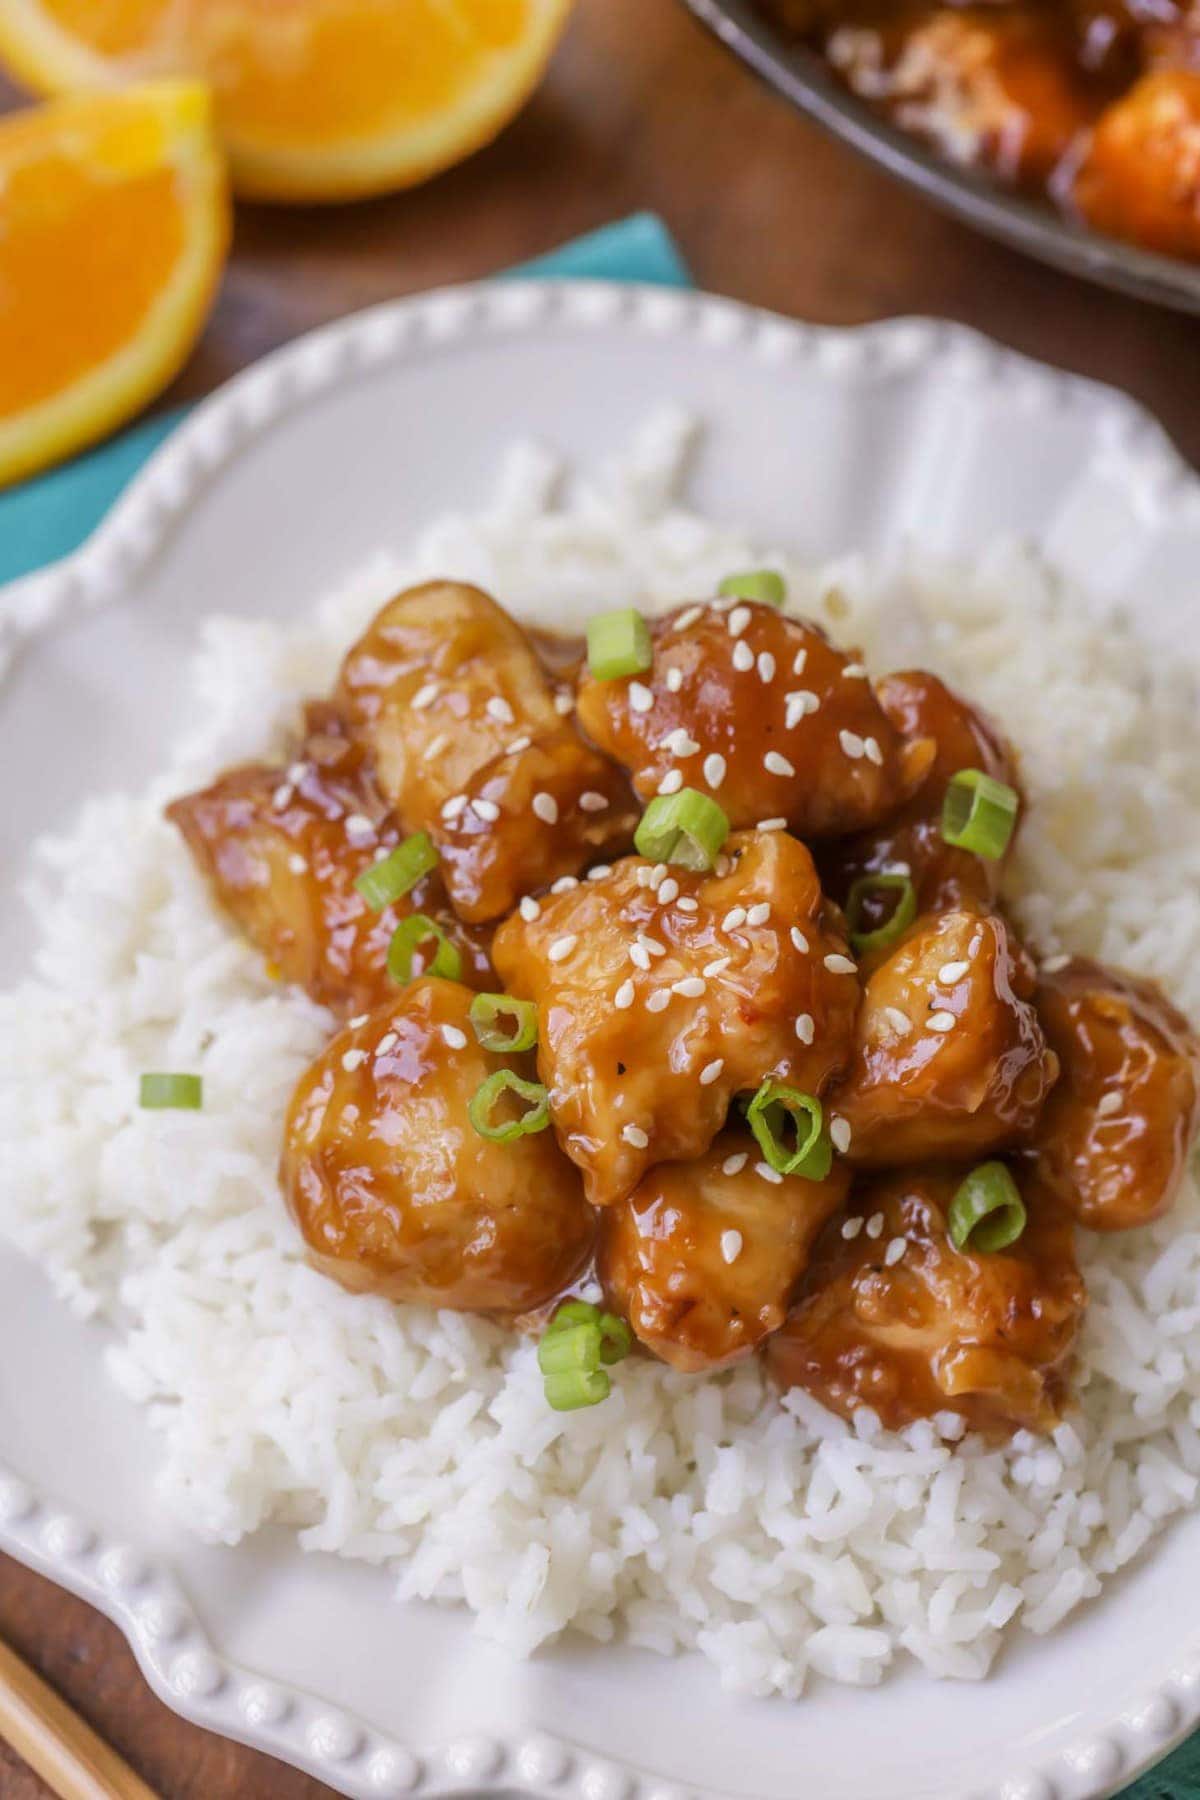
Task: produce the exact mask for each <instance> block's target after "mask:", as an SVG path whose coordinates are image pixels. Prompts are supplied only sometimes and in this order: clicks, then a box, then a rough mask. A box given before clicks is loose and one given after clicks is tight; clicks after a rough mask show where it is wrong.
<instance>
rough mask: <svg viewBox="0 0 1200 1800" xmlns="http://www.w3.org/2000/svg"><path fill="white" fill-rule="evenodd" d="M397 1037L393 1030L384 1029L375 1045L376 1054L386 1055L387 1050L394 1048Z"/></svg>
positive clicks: (397, 1040)
mask: <svg viewBox="0 0 1200 1800" xmlns="http://www.w3.org/2000/svg"><path fill="white" fill-rule="evenodd" d="M398 1042H399V1039H398V1038H397V1036H396V1033H395V1032H394V1031H385V1032H384V1034H383V1036H382V1037H381V1038H380V1040H379V1042H378V1043H377V1044H376V1046H375V1054H376V1056H386V1055H387V1053H388V1051H389V1050H394V1049H395V1048H396V1045H397V1043H398Z"/></svg>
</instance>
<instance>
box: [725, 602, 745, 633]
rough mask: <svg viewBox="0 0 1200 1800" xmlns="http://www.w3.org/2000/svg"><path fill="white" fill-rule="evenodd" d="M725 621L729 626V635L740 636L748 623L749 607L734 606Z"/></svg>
mask: <svg viewBox="0 0 1200 1800" xmlns="http://www.w3.org/2000/svg"><path fill="white" fill-rule="evenodd" d="M726 623H727V624H728V626H729V635H730V637H741V635H742V633H743V631H745V629H746V627H747V625H748V624H749V623H750V608H749V607H748V606H735V607H734V609H733V611H732V612H731V613H730V615H729V618H728V620H727V621H726Z"/></svg>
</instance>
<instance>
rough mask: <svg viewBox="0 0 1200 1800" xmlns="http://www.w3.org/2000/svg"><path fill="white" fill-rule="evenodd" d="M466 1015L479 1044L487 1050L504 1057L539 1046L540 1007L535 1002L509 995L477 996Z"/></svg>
mask: <svg viewBox="0 0 1200 1800" xmlns="http://www.w3.org/2000/svg"><path fill="white" fill-rule="evenodd" d="M467 1016H468V1018H469V1019H470V1021H471V1029H472V1031H473V1032H474V1033H475V1040H476V1042H477V1043H479V1044H482V1046H483V1048H484V1049H485V1050H495V1051H498V1052H499V1053H501V1054H502V1055H503V1054H506V1053H508V1052H510V1051H513V1050H532V1049H533V1046H534V1045H535V1044H536V1043H537V1034H538V1024H537V1007H536V1006H535V1005H534V1003H533V1001H532V1000H514V999H513V998H512V996H511V995H509V994H476V996H475V998H474V999H473V1000H472V1002H471V1010H470V1012H469V1014H468V1015H467ZM505 1021H507V1024H506V1023H505Z"/></svg>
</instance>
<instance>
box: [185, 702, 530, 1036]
mask: <svg viewBox="0 0 1200 1800" xmlns="http://www.w3.org/2000/svg"><path fill="white" fill-rule="evenodd" d="M308 723H309V733H308V737H307V739H306V741H305V744H304V746H303V748H302V749H301V751H300V753H299V755H298V757H297V759H296V760H295V761H294V762H293V763H292V764H291V765H290V766H289V767H288V768H287V769H286V770H284V769H281V768H274V767H268V766H265V765H262V764H248V765H245V766H244V767H242V768H237V769H231V770H229V771H228V772H227V773H226V774H224V775H222V776H221V777H220V778H219V780H217V781H215V782H213V783H212V785H211V786H210V787H207V788H204V789H202V790H200V791H199V792H197V793H194V794H186V795H184V796H183V797H182V798H180V799H178V800H175V801H173V802H172V804H171V805H170V806H169V807H168V808H167V817H168V818H169V819H170V820H171V821H172V822H173V823H174V824H175V825H176V826H178V828H179V830H180V831H181V832H182V834H183V837H184V839H185V840H186V842H187V845H188V848H189V849H190V851H191V853H192V855H193V857H194V858H195V860H196V862H197V864H198V866H199V868H200V870H201V872H202V873H203V874H204V876H205V878H206V879H207V881H208V883H209V886H210V888H211V889H212V892H213V895H214V897H215V898H216V900H217V901H218V903H219V904H220V905H221V906H222V907H223V908H224V910H225V911H226V912H228V913H229V914H230V916H231V917H232V918H233V919H234V921H235V922H236V923H237V924H238V925H239V926H240V928H241V930H242V931H243V932H244V933H245V935H246V936H247V937H248V938H249V939H250V942H251V943H252V944H254V945H255V947H256V948H257V949H259V950H261V951H262V953H263V955H264V956H265V957H266V959H267V961H268V962H269V963H270V964H271V966H272V968H273V969H275V970H276V971H278V973H279V975H280V978H281V979H282V980H284V981H290V982H296V983H297V984H298V985H299V986H301V987H303V988H305V989H306V990H307V992H308V993H309V994H311V996H312V998H313V999H314V1000H316V1001H319V1002H320V1004H321V1005H323V1006H330V1007H332V1008H333V1009H334V1011H335V1012H338V1013H340V1014H342V1015H351V1014H354V1013H359V1012H367V1011H369V1010H370V1009H371V1008H372V1007H373V1006H377V1005H378V1004H379V1003H380V1002H381V1001H383V1000H385V999H386V998H387V997H388V996H389V994H392V993H394V991H395V984H394V982H392V980H391V978H390V977H389V975H388V972H387V954H388V946H389V944H390V943H391V940H392V935H393V933H394V932H395V930H396V927H397V925H398V924H399V923H400V921H401V919H403V918H407V917H408V916H409V915H410V914H412V913H424V914H425V915H426V917H428V918H430V919H432V920H433V921H434V923H435V924H436V925H438V926H439V927H440V929H441V930H442V931H443V932H444V934H445V936H446V938H447V941H448V942H449V943H450V944H451V945H453V947H454V949H455V950H456V951H457V952H458V954H459V956H460V958H461V965H462V966H461V974H462V979H463V980H464V981H466V982H467V983H469V984H470V985H471V986H473V987H488V986H490V985H493V984H494V976H493V973H492V967H491V963H490V961H489V958H488V951H487V938H486V935H485V934H484V933H482V932H480V931H478V930H475V929H472V928H471V927H468V926H465V925H463V924H461V923H460V921H459V919H458V918H457V917H456V915H455V914H454V912H453V911H452V910H451V908H450V905H449V903H448V901H447V899H446V891H445V888H444V886H443V884H442V881H441V878H440V876H439V875H438V874H437V872H436V871H433V872H431V873H429V874H427V875H425V876H423V877H422V879H421V880H420V881H419V882H418V883H417V885H416V886H415V887H414V888H412V889H411V890H410V891H409V893H407V894H405V895H403V896H401V897H400V898H399V899H397V900H394V901H393V902H392V903H391V904H390V905H389V906H387V907H385V908H384V909H383V910H382V911H378V912H376V911H373V910H372V909H371V907H370V906H369V905H368V904H367V902H366V900H365V899H364V898H363V896H362V895H361V894H360V893H359V891H358V889H357V888H356V886H355V882H356V880H357V879H358V877H359V876H360V875H363V874H364V873H365V872H366V871H367V870H368V869H370V868H371V867H372V865H373V864H374V863H375V862H376V860H377V858H378V855H379V853H380V851H384V852H386V851H390V850H392V849H394V847H395V846H396V845H397V844H398V843H399V842H400V840H401V837H402V835H403V834H402V832H401V831H400V828H399V825H398V823H397V821H396V817H395V815H394V814H393V813H391V812H390V811H388V809H387V807H386V806H385V804H384V802H383V800H382V799H381V797H380V795H379V794H378V792H377V790H376V789H375V787H374V784H373V783H372V781H371V779H370V775H369V772H368V770H367V768H366V767H365V756H364V752H363V749H362V747H361V746H360V745H358V744H354V743H351V742H349V741H348V740H347V739H346V738H345V736H344V735H342V734H341V732H340V729H339V724H338V721H337V719H336V718H335V717H334V716H332V715H331V714H330V712H329V709H327V708H321V707H310V708H309V713H308ZM422 954H423V952H418V955H422Z"/></svg>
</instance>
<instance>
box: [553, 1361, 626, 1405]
mask: <svg viewBox="0 0 1200 1800" xmlns="http://www.w3.org/2000/svg"><path fill="white" fill-rule="evenodd" d="M544 1385H545V1389H546V1403H547V1405H549V1406H552V1407H553V1408H554V1411H555V1412H577V1411H578V1409H579V1408H580V1407H581V1406H598V1405H599V1403H600V1401H601V1400H607V1399H608V1396H609V1395H610V1394H611V1393H612V1382H611V1381H610V1380H609V1379H608V1376H607V1375H606V1374H605V1373H604V1370H603V1369H567V1370H565V1371H564V1372H563V1373H561V1374H560V1373H558V1372H556V1373H554V1374H553V1375H547V1376H545V1377H544Z"/></svg>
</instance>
